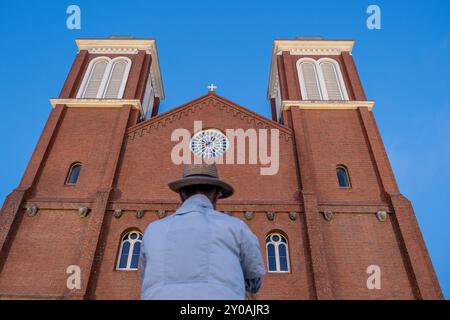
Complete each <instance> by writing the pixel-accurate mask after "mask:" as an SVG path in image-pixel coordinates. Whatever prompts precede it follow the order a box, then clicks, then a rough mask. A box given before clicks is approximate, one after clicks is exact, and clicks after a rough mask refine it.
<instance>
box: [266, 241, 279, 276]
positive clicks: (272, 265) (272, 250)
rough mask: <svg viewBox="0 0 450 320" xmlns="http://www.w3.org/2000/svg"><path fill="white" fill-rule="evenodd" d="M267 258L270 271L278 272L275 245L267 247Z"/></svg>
mask: <svg viewBox="0 0 450 320" xmlns="http://www.w3.org/2000/svg"><path fill="white" fill-rule="evenodd" d="M267 257H268V259H269V271H277V263H276V261H275V247H274V245H273V244H269V245H268V246H267Z"/></svg>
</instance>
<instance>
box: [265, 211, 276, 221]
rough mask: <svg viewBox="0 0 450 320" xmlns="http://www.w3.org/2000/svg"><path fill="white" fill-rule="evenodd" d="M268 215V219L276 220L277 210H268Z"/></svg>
mask: <svg viewBox="0 0 450 320" xmlns="http://www.w3.org/2000/svg"><path fill="white" fill-rule="evenodd" d="M266 217H267V219H269V221H273V220H275V212H273V211H268V212H267V213H266Z"/></svg>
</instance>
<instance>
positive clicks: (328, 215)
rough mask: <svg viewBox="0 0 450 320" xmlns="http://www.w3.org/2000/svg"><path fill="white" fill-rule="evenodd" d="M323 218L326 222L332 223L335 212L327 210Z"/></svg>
mask: <svg viewBox="0 0 450 320" xmlns="http://www.w3.org/2000/svg"><path fill="white" fill-rule="evenodd" d="M323 217H324V218H325V220H327V221H331V220H333V212H331V211H328V210H326V211H324V212H323Z"/></svg>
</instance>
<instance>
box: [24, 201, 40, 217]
mask: <svg viewBox="0 0 450 320" xmlns="http://www.w3.org/2000/svg"><path fill="white" fill-rule="evenodd" d="M37 212H38V207H37V206H36V205H34V204H33V205H31V206H28V207H26V213H27V216H29V217H34V216H35V215H37Z"/></svg>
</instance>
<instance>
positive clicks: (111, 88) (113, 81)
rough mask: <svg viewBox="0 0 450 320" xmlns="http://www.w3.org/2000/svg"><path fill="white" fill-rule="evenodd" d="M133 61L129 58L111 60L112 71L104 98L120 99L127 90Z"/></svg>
mask: <svg viewBox="0 0 450 320" xmlns="http://www.w3.org/2000/svg"><path fill="white" fill-rule="evenodd" d="M130 66H131V61H130V59H128V58H126V59H125V58H116V59H114V60H112V61H111V71H110V73H109V78H108V80H107V85H106V89H105V94H104V98H105V99H120V98H122V96H123V92H124V91H125V86H126V84H127V79H128V74H129V72H130Z"/></svg>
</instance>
